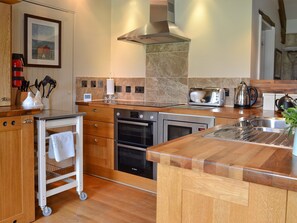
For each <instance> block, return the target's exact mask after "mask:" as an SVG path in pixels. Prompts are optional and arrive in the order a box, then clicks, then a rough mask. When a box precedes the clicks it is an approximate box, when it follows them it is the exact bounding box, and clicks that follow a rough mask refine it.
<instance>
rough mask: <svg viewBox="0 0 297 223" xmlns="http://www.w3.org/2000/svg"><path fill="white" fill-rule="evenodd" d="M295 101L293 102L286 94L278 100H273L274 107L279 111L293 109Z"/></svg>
mask: <svg viewBox="0 0 297 223" xmlns="http://www.w3.org/2000/svg"><path fill="white" fill-rule="evenodd" d="M296 100H297V99H295V100H294V99H293V98H291V97H290V96H289V95H288V94H286V95H285V96H283V97H281V98H280V99H276V100H275V106H276V107H277V108H278V110H279V111H283V110H284V109H288V108H291V107H295V106H296V105H297V102H296Z"/></svg>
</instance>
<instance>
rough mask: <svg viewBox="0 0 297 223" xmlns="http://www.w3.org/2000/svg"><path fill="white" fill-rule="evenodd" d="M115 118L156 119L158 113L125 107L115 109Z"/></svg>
mask: <svg viewBox="0 0 297 223" xmlns="http://www.w3.org/2000/svg"><path fill="white" fill-rule="evenodd" d="M115 114H116V118H121V119H123V118H124V119H125V118H126V119H132V120H147V121H157V119H158V113H157V112H150V111H135V110H126V109H117V110H116V112H115Z"/></svg>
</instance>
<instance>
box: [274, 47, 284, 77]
mask: <svg viewBox="0 0 297 223" xmlns="http://www.w3.org/2000/svg"><path fill="white" fill-rule="evenodd" d="M281 74H282V51H280V50H279V49H275V51H274V80H281Z"/></svg>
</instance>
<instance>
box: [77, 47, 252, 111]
mask: <svg viewBox="0 0 297 223" xmlns="http://www.w3.org/2000/svg"><path fill="white" fill-rule="evenodd" d="M188 52H189V43H174V44H155V45H148V46H147V47H146V77H145V78H115V86H117V87H116V93H115V96H116V98H117V99H125V100H140V101H143V100H145V101H153V102H175V103H187V101H188V92H189V88H191V87H221V88H228V89H229V97H227V98H226V105H230V106H232V105H233V98H234V88H236V87H237V86H238V84H239V83H240V82H241V81H242V80H244V81H245V82H246V83H247V84H249V79H248V78H245V79H242V78H188V76H189V75H188ZM82 81H86V83H87V87H82ZM91 81H93V82H92V83H93V87H92V86H91V85H92V83H91ZM95 84H96V86H94V85H95ZM136 87H144V93H137V92H135V90H136ZM129 89H130V90H131V92H127V90H128V91H129ZM119 90H120V91H121V92H118V91H119ZM105 92H106V78H91V77H78V78H76V100H82V99H83V94H84V93H92V96H93V99H103V98H104V93H105Z"/></svg>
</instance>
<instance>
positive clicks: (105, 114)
mask: <svg viewBox="0 0 297 223" xmlns="http://www.w3.org/2000/svg"><path fill="white" fill-rule="evenodd" d="M78 111H79V112H86V113H87V114H86V116H85V117H84V120H92V121H99V122H110V123H114V109H113V108H104V107H95V106H78Z"/></svg>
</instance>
